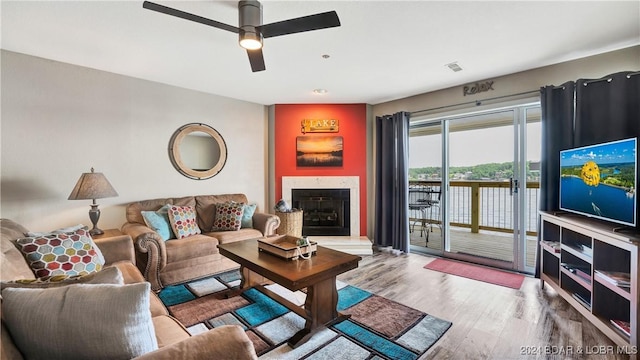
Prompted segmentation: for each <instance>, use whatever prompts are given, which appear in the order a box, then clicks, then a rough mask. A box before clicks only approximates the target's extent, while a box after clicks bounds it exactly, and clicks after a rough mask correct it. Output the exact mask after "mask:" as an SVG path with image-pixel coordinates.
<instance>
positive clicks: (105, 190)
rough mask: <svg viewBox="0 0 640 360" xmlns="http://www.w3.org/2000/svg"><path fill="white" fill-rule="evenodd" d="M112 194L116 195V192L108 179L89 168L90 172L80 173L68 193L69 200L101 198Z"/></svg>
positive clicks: (112, 195)
mask: <svg viewBox="0 0 640 360" xmlns="http://www.w3.org/2000/svg"><path fill="white" fill-rule="evenodd" d="M114 196H118V193H117V192H116V190H115V189H114V188H113V186H111V183H109V180H107V178H106V177H105V176H104V175H103V174H102V173H97V172H94V170H93V168H91V172H90V173H83V174H82V175H80V179H78V182H77V183H76V186H75V187H74V188H73V191H71V195H69V200H86V199H102V198H108V197H114Z"/></svg>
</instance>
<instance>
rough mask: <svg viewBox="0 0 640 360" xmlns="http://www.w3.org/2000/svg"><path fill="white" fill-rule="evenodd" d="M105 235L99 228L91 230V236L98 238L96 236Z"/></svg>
mask: <svg viewBox="0 0 640 360" xmlns="http://www.w3.org/2000/svg"><path fill="white" fill-rule="evenodd" d="M102 234H104V231H102V230H100V229H98V228H93V229H91V230H89V235H91V236H96V235H102Z"/></svg>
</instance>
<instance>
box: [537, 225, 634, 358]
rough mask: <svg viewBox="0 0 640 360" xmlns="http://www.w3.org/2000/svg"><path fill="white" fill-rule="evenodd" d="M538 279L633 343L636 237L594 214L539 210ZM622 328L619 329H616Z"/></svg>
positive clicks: (620, 341) (616, 337) (624, 342)
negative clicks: (600, 219) (593, 215)
mask: <svg viewBox="0 0 640 360" xmlns="http://www.w3.org/2000/svg"><path fill="white" fill-rule="evenodd" d="M540 218H541V219H540V220H541V221H540V231H541V237H540V239H541V243H540V248H541V251H540V254H541V256H540V281H541V286H542V288H544V286H545V284H549V286H551V287H552V288H553V289H554V290H556V291H557V292H558V294H559V295H561V296H562V297H563V298H564V299H565V300H566V301H567V302H568V303H569V304H571V305H572V306H573V307H574V308H575V309H576V310H578V312H580V313H581V314H582V315H583V316H584V317H585V318H587V319H588V320H589V321H591V322H592V323H593V324H594V325H595V326H596V327H597V328H598V329H600V330H601V331H602V332H603V333H604V334H605V335H607V336H608V337H609V338H610V339H611V340H612V341H613V342H614V343H616V344H617V345H618V346H620V347H622V348H625V347H626V348H628V349H629V351H630V352H633V351H634V350H633V349H637V348H634V347H637V346H638V345H639V343H638V330H639V329H638V323H639V320H640V318H639V314H638V300H639V299H640V296H639V295H640V293H639V290H640V289H638V277H639V272H638V271H639V269H638V245H640V237H637V236H635V235H628V234H624V233H621V232H615V231H613V227H612V226H610V225H608V224H607V223H604V222H602V221H599V220H592V219H588V218H585V217H582V216H579V215H574V214H567V213H558V214H554V213H551V212H541V214H540ZM622 329H625V330H622Z"/></svg>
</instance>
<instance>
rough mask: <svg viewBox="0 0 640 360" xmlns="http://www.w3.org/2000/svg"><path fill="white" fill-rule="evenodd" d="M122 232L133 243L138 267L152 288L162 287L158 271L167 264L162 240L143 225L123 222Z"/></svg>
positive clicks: (158, 288)
mask: <svg viewBox="0 0 640 360" xmlns="http://www.w3.org/2000/svg"><path fill="white" fill-rule="evenodd" d="M122 232H123V233H125V234H127V235H129V236H131V238H132V239H133V243H134V244H135V252H136V258H137V260H138V261H137V262H136V264H137V265H138V268H139V269H140V271H141V272H142V274H143V275H144V278H145V279H147V281H148V282H150V283H151V288H152V289H153V290H160V289H162V283H161V282H160V272H161V271H162V269H164V268H165V266H167V249H166V246H165V243H164V240H162V238H161V237H160V235H158V233H156V232H155V231H153V230H151V229H150V228H148V227H147V226H145V225H142V224H139V223H125V224H124V225H122Z"/></svg>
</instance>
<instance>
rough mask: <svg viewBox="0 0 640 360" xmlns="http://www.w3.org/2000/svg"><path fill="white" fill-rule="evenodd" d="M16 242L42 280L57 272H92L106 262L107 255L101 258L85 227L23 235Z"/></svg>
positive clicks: (62, 273)
mask: <svg viewBox="0 0 640 360" xmlns="http://www.w3.org/2000/svg"><path fill="white" fill-rule="evenodd" d="M16 245H17V246H18V249H19V250H20V251H22V254H23V255H24V257H25V259H26V260H27V263H28V264H29V267H31V271H33V273H34V275H35V276H36V277H37V278H39V279H42V280H47V279H49V278H50V277H52V276H57V275H63V276H65V277H71V276H76V275H88V274H91V273H94V272H97V271H100V270H102V267H103V266H104V258H102V259H100V256H99V255H98V252H97V251H96V249H97V248H98V247H97V246H96V245H95V243H94V242H93V239H92V238H91V235H89V232H88V231H87V230H85V229H79V230H76V231H74V232H72V233H60V234H50V235H45V236H35V237H28V238H22V239H18V240H16Z"/></svg>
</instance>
